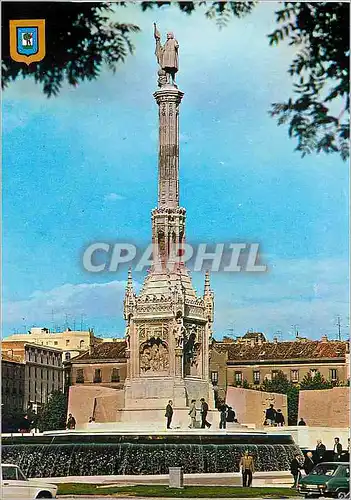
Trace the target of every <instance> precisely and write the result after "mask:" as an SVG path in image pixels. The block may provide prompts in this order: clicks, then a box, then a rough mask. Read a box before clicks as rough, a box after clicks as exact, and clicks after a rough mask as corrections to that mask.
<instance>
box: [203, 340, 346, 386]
mask: <svg viewBox="0 0 351 500" xmlns="http://www.w3.org/2000/svg"><path fill="white" fill-rule="evenodd" d="M261 335H262V334H259V336H256V337H255V336H254V335H250V336H249V339H246V340H243V338H241V339H238V340H235V341H234V340H230V339H226V340H225V341H223V342H214V343H213V345H212V350H211V360H210V376H211V380H212V383H213V384H214V385H216V386H218V390H219V391H220V393H221V394H223V393H225V392H226V388H227V387H228V386H242V385H243V384H244V385H246V384H248V385H249V386H252V387H259V386H261V385H262V383H263V381H264V380H265V379H266V380H272V379H274V377H275V376H276V375H277V373H278V372H279V371H282V372H283V373H284V374H285V375H286V376H287V378H288V380H290V381H291V382H293V383H295V384H299V383H300V382H301V381H302V380H303V378H304V377H305V375H307V374H308V373H310V374H311V375H312V376H313V374H315V373H316V372H317V371H318V372H320V373H321V375H322V376H323V377H324V378H325V379H326V380H328V381H330V382H332V383H335V384H337V383H339V382H341V383H345V382H346V381H347V380H348V379H349V377H350V368H349V363H350V354H349V343H348V342H342V341H335V340H328V339H327V337H326V336H324V337H323V338H322V339H321V340H308V339H305V338H297V339H296V340H294V341H292V342H278V340H277V339H275V340H274V341H273V342H268V341H267V340H265V338H264V337H261ZM244 337H245V336H244Z"/></svg>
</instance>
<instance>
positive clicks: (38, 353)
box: [1, 340, 64, 411]
mask: <svg viewBox="0 0 351 500" xmlns="http://www.w3.org/2000/svg"><path fill="white" fill-rule="evenodd" d="M1 348H2V354H3V355H5V356H6V358H7V359H13V360H16V361H19V362H20V363H22V364H23V365H24V389H23V410H24V411H27V410H28V409H29V408H31V409H33V410H34V411H37V410H38V409H39V408H41V407H42V406H43V405H44V404H45V403H46V402H47V401H48V397H49V395H50V394H51V393H52V392H53V391H63V388H64V384H63V364H62V350H61V349H56V348H53V347H47V346H43V345H37V344H30V343H27V342H20V341H15V342H10V341H7V340H6V341H3V342H2V346H1Z"/></svg>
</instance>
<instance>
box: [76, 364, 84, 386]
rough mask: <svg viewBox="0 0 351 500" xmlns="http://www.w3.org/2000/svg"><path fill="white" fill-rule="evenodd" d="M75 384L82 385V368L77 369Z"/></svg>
mask: <svg viewBox="0 0 351 500" xmlns="http://www.w3.org/2000/svg"><path fill="white" fill-rule="evenodd" d="M76 384H84V370H83V368H78V369H77V375H76Z"/></svg>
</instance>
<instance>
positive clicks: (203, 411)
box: [200, 398, 211, 429]
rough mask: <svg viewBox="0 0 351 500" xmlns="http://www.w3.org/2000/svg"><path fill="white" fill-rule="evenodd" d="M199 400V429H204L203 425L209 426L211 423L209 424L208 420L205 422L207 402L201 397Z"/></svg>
mask: <svg viewBox="0 0 351 500" xmlns="http://www.w3.org/2000/svg"><path fill="white" fill-rule="evenodd" d="M200 402H201V410H200V413H201V429H204V428H205V427H208V428H210V427H211V424H210V422H207V419H206V417H207V413H208V404H207V403H206V401H205V399H204V398H201V399H200Z"/></svg>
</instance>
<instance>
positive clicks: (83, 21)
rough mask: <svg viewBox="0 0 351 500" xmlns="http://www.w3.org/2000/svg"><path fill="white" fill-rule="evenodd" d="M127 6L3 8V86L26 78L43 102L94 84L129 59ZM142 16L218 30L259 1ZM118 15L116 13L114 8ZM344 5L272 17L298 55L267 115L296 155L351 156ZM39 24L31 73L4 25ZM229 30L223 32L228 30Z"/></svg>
mask: <svg viewBox="0 0 351 500" xmlns="http://www.w3.org/2000/svg"><path fill="white" fill-rule="evenodd" d="M128 3H132V2H114V3H110V2H101V3H89V2H2V21H3V30H2V48H3V54H2V55H3V57H2V61H3V62H2V85H3V87H6V86H7V85H8V84H9V82H10V81H11V80H15V79H17V78H18V77H23V78H27V77H31V78H34V80H35V81H36V82H38V83H42V84H43V91H44V93H45V94H46V95H47V96H49V97H50V96H53V95H57V94H58V93H59V91H60V88H61V87H62V84H63V82H65V81H66V82H68V83H69V84H70V85H73V86H76V85H77V84H78V83H79V82H82V81H84V80H94V79H96V78H98V76H99V75H100V73H101V70H102V68H103V66H104V65H107V67H108V68H110V69H111V70H113V71H115V70H116V68H117V66H118V63H119V62H123V61H124V60H125V58H126V57H127V55H128V54H130V53H133V50H134V46H133V44H132V42H131V35H132V34H134V33H136V32H137V31H139V27H138V26H136V25H134V24H128V23H124V22H122V21H121V22H117V21H115V20H112V19H115V18H116V16H117V13H118V16H120V17H122V14H123V11H122V10H121V9H120V8H121V7H125V6H126V5H127V4H128ZM134 3H136V4H137V5H140V7H141V9H142V10H144V11H145V10H147V9H152V8H155V7H163V6H165V5H170V4H172V5H177V6H178V7H179V9H180V10H181V11H183V12H184V13H186V14H191V13H192V12H193V11H194V10H195V9H200V8H203V9H204V13H205V15H206V16H207V17H208V18H210V19H214V20H215V21H216V22H217V24H218V26H219V27H220V28H221V27H224V26H228V25H229V21H230V19H231V18H232V17H233V16H235V17H239V18H241V17H243V16H245V15H247V14H249V13H250V12H252V10H253V9H254V7H255V6H256V4H257V3H258V2H256V1H255V2H248V1H243V2H228V1H217V2H205V1H199V2H187V1H185V2H170V1H168V2H165V1H154V2H151V1H148V2H134ZM118 8H119V9H118ZM349 9H350V7H349V3H348V2H316V3H312V2H305V3H303V2H284V3H282V4H281V7H280V8H279V9H278V10H277V11H276V13H275V14H276V23H277V25H278V27H277V29H276V30H274V31H273V32H272V33H271V34H269V35H268V37H269V43H270V45H272V46H278V45H279V44H280V43H281V42H282V41H287V42H288V43H289V45H292V46H294V47H295V48H296V50H297V55H296V56H295V57H294V59H293V61H292V62H291V64H290V67H289V69H288V72H289V74H290V75H291V77H292V79H293V92H292V93H293V96H292V97H290V98H289V99H288V100H287V101H286V102H280V103H274V104H273V105H272V109H271V112H270V113H271V115H272V116H275V117H277V119H278V124H279V125H282V124H287V125H288V133H289V136H290V137H294V138H295V139H296V140H297V147H296V149H297V150H298V151H300V152H301V153H302V155H303V156H304V155H306V154H309V153H312V152H317V153H320V152H324V153H338V154H340V155H341V157H342V158H343V159H344V160H346V158H347V157H348V154H349V133H350V132H349V122H348V120H349ZM26 18H31V19H33V18H45V19H46V25H47V30H46V36H47V55H46V57H45V59H44V60H43V61H41V62H39V63H32V64H30V65H29V66H27V65H25V64H23V63H17V62H14V61H12V60H11V59H10V57H9V20H10V19H26ZM228 29H229V28H228Z"/></svg>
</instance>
